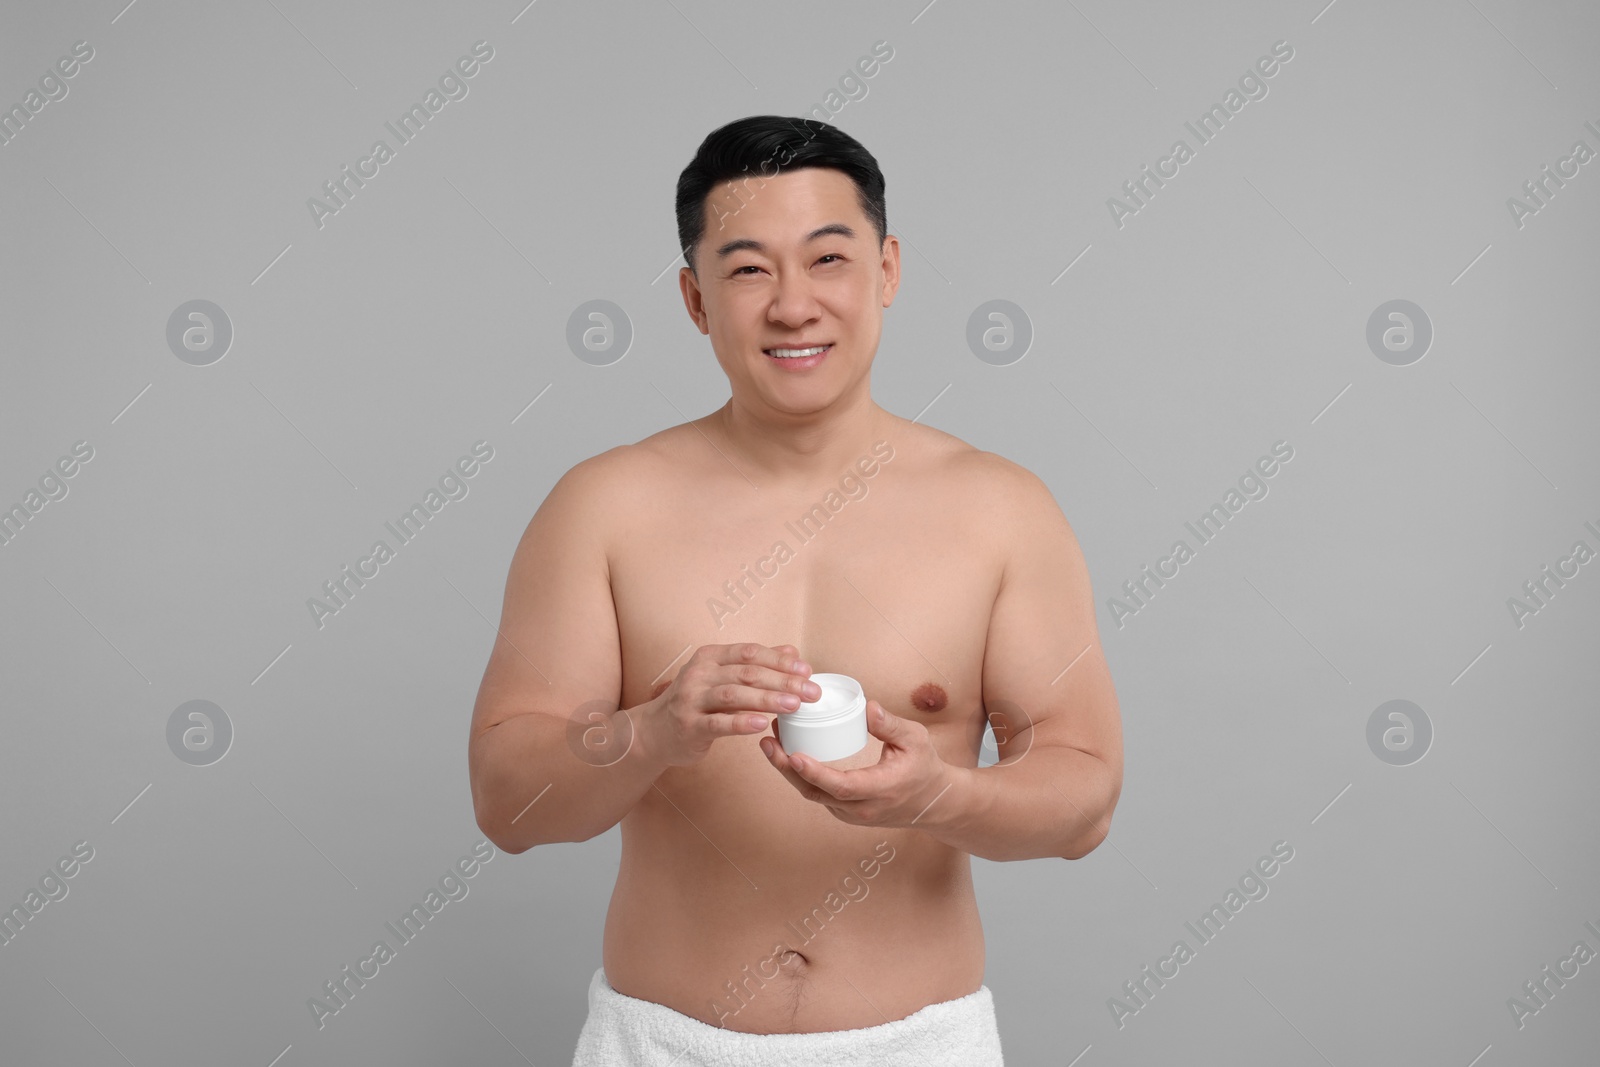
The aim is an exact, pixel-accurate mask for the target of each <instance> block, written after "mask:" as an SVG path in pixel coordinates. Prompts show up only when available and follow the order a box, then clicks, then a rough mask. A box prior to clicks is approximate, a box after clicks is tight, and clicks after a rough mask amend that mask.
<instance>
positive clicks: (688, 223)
mask: <svg viewBox="0 0 1600 1067" xmlns="http://www.w3.org/2000/svg"><path fill="white" fill-rule="evenodd" d="M801 167H827V168H831V169H833V170H838V171H842V172H844V174H845V176H846V177H848V178H849V179H850V180H851V181H852V182H854V183H855V186H856V198H857V200H858V201H859V202H860V204H861V211H862V213H863V214H865V215H866V216H867V219H868V221H870V222H871V223H872V228H873V230H874V231H876V232H877V235H878V249H879V250H880V251H882V249H883V238H884V235H885V234H886V233H888V225H889V224H888V216H887V215H886V213H885V211H884V205H883V185H884V183H883V172H882V171H881V170H879V169H878V161H877V160H876V159H874V158H873V157H872V153H871V152H868V151H867V150H866V149H865V148H864V147H862V145H861V142H859V141H857V140H856V139H855V138H854V137H851V136H850V135H849V134H848V133H845V132H844V131H843V130H841V129H839V128H838V127H837V126H830V125H828V124H827V123H826V122H819V121H818V120H816V119H803V118H786V117H784V116H782V115H751V116H749V117H747V118H742V119H736V120H734V121H733V122H730V123H728V124H727V125H725V126H721V127H718V128H717V129H715V130H712V131H711V132H710V133H709V134H707V135H706V139H705V140H704V141H701V142H700V147H699V148H698V149H696V150H695V154H694V158H693V159H692V160H690V161H689V165H688V166H687V167H684V168H683V173H682V174H680V175H678V198H677V207H678V243H679V245H680V246H681V247H682V248H683V258H684V259H685V260H686V261H687V262H688V264H689V269H690V270H694V269H695V263H694V250H695V247H696V246H697V245H698V244H699V243H700V238H701V237H702V236H704V235H705V230H706V197H707V196H708V195H709V194H710V193H711V191H712V189H713V188H715V187H716V186H717V185H719V184H721V183H722V182H725V181H727V182H731V181H735V180H738V179H741V178H742V179H754V180H755V181H757V182H759V181H760V180H761V179H763V178H771V177H773V176H774V175H776V174H778V173H780V172H782V171H790V170H798V169H800V168H801ZM758 187H759V186H758ZM696 273H698V272H696Z"/></svg>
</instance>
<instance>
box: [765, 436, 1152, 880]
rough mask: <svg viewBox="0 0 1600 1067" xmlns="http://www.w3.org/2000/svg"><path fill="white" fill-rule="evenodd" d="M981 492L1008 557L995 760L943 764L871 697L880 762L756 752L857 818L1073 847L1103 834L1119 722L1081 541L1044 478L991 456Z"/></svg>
mask: <svg viewBox="0 0 1600 1067" xmlns="http://www.w3.org/2000/svg"><path fill="white" fill-rule="evenodd" d="M981 462H982V463H983V464H984V468H983V471H982V478H983V489H982V490H980V491H979V495H980V496H981V497H983V499H982V500H981V501H978V502H977V503H976V505H975V506H976V507H978V508H980V509H981V511H980V513H981V514H983V515H984V521H985V522H986V523H987V524H988V525H989V526H990V527H991V532H992V533H993V534H994V536H995V537H996V539H997V542H998V543H999V544H1002V545H1005V546H1007V547H1006V550H1005V551H1006V558H1005V563H1004V567H1003V570H1002V574H1001V578H1000V585H999V589H998V591H997V592H996V594H995V600H994V606H993V608H992V610H991V612H990V617H989V629H988V635H987V640H986V643H985V649H984V656H983V703H984V708H985V711H986V712H987V714H988V715H989V721H990V725H991V726H992V728H993V729H994V732H995V742H996V745H997V747H998V749H999V752H1000V762H998V763H996V764H994V765H992V766H989V767H965V766H957V765H956V764H953V763H947V762H946V761H945V760H944V759H943V757H942V756H941V755H940V754H939V752H938V751H937V749H936V748H935V746H934V744H933V740H932V737H931V735H930V733H929V730H928V728H927V727H926V726H925V725H923V724H922V723H919V722H915V721H912V720H910V719H904V718H901V717H900V716H897V715H892V714H890V713H888V712H887V711H885V710H884V709H883V707H882V705H880V704H879V703H878V702H877V701H876V700H869V701H868V702H867V729H868V730H869V731H870V732H871V733H872V734H873V736H875V737H877V738H879V739H880V740H882V741H883V745H884V747H883V750H882V753H881V754H880V755H879V759H878V762H877V763H876V764H873V765H871V766H868V767H863V768H856V769H853V770H838V769H835V768H832V767H828V766H826V765H824V764H821V763H818V762H817V761H816V760H814V759H810V758H807V757H804V756H798V755H790V754H789V753H786V752H783V751H782V746H781V745H779V744H778V742H777V739H776V738H775V737H768V738H763V739H762V741H761V750H762V752H764V753H766V755H767V758H768V760H770V761H771V762H772V763H773V765H774V766H775V767H777V768H778V770H779V771H780V772H782V773H783V775H784V777H786V778H788V779H789V781H790V783H791V784H793V785H794V787H795V788H796V789H797V790H799V792H800V794H801V795H802V796H804V797H805V798H806V799H807V800H811V801H814V802H816V803H818V804H822V805H824V806H825V807H827V808H828V809H829V810H830V811H832V812H833V814H834V816H835V817H836V818H838V819H840V820H842V821H844V822H847V823H852V824H854V825H858V826H885V827H908V828H914V829H918V830H921V831H923V832H924V833H927V834H928V835H930V836H932V837H934V838H937V839H938V840H940V841H943V842H944V843H946V844H947V845H950V846H951V847H953V848H959V849H961V850H962V851H964V852H970V853H971V854H972V855H974V856H981V857H983V858H984V859H989V860H1021V859H1033V858H1036V857H1041V856H1061V857H1062V858H1064V859H1079V858H1081V857H1083V856H1086V855H1088V854H1089V853H1090V852H1091V851H1093V850H1094V848H1095V846H1096V845H1098V844H1100V842H1101V841H1103V840H1105V836H1106V834H1107V832H1109V830H1110V828H1111V812H1112V809H1114V808H1115V807H1116V806H1117V798H1118V797H1119V796H1120V795H1121V793H1122V722H1121V718H1120V715H1119V712H1118V708H1117V696H1116V692H1115V690H1114V689H1113V688H1112V685H1111V672H1110V670H1109V668H1108V667H1107V666H1106V661H1105V655H1104V654H1103V652H1102V651H1101V648H1100V636H1099V631H1098V629H1097V628H1096V625H1095V618H1094V597H1093V593H1092V592H1091V590H1090V588H1089V571H1088V568H1087V567H1086V566H1085V565H1084V561H1083V552H1082V551H1081V550H1080V549H1079V548H1078V539H1077V537H1075V536H1074V535H1073V532H1072V527H1071V526H1070V525H1069V524H1068V523H1067V519H1066V516H1064V515H1063V514H1062V513H1061V509H1060V508H1059V507H1058V506H1057V505H1056V502H1055V498H1054V497H1053V496H1051V495H1050V490H1049V488H1048V487H1046V486H1045V484H1044V483H1043V482H1042V481H1040V480H1039V478H1038V477H1037V476H1035V475H1034V474H1032V473H1031V472H1030V471H1028V470H1026V469H1024V468H1022V467H1019V466H1017V465H1016V464H1015V463H1011V462H1010V461H1009V460H1005V459H1002V458H1001V457H999V456H993V455H988V454H985V455H983V456H982V459H981Z"/></svg>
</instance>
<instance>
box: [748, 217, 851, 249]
mask: <svg viewBox="0 0 1600 1067" xmlns="http://www.w3.org/2000/svg"><path fill="white" fill-rule="evenodd" d="M855 236H856V231H854V230H852V229H851V228H850V227H848V226H846V225H845V224H844V223H842V222H830V223H828V224H827V225H826V226H818V227H817V228H816V229H814V230H812V231H811V232H810V233H808V234H806V238H805V239H806V241H807V242H810V241H815V240H816V239H817V238H819V237H843V238H845V239H846V240H854V239H855ZM747 249H748V250H749V251H751V252H765V251H766V250H767V246H766V245H764V244H762V243H761V242H760V241H757V240H754V239H752V238H749V237H740V238H738V239H737V240H733V241H729V242H728V243H727V244H725V245H723V246H722V247H720V248H718V249H717V255H718V256H719V257H722V256H730V255H732V254H733V253H735V252H742V251H745V250H747Z"/></svg>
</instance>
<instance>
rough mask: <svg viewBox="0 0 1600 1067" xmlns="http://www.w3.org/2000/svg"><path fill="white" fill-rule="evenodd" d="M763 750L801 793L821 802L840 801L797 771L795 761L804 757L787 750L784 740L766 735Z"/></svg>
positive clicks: (808, 798) (763, 740) (768, 758)
mask: <svg viewBox="0 0 1600 1067" xmlns="http://www.w3.org/2000/svg"><path fill="white" fill-rule="evenodd" d="M761 751H762V752H764V753H766V756H767V760H768V762H770V763H771V764H772V765H773V766H774V767H776V768H777V769H778V772H779V773H780V774H782V775H783V776H784V778H786V779H788V781H789V784H790V785H792V786H794V787H795V789H796V790H798V791H799V793H800V795H801V796H803V797H805V798H806V799H807V800H811V801H816V802H817V803H820V804H828V803H837V802H838V798H837V797H834V796H833V795H832V794H830V793H828V792H826V791H825V790H822V789H818V788H817V787H816V786H814V785H812V784H811V783H810V782H808V781H807V780H806V779H804V778H802V777H801V776H800V775H799V774H798V773H796V771H795V767H794V762H795V760H797V759H801V758H803V757H800V756H797V755H794V754H791V753H789V752H787V751H785V750H784V747H783V744H782V742H780V741H779V740H778V739H777V738H776V737H774V738H772V739H770V740H769V739H767V738H765V737H764V738H762V739H761ZM811 762H812V763H815V762H816V760H812V761H811Z"/></svg>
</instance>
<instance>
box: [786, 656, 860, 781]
mask: <svg viewBox="0 0 1600 1067" xmlns="http://www.w3.org/2000/svg"><path fill="white" fill-rule="evenodd" d="M811 680H812V681H813V682H816V683H817V685H818V686H819V687H821V689H822V696H821V697H819V698H818V699H817V700H816V701H815V702H813V703H804V702H802V703H801V705H800V706H799V707H798V708H796V709H795V710H794V711H786V712H780V713H779V715H778V740H779V741H781V742H782V743H783V748H784V751H785V752H798V753H800V754H801V755H804V756H810V757H811V758H812V759H814V760H819V761H822V762H827V761H829V760H838V759H846V758H848V757H850V756H853V755H855V754H856V753H858V752H860V751H861V750H862V749H863V748H866V747H867V698H866V694H865V693H863V692H862V690H861V683H860V682H858V681H856V680H855V679H854V678H851V677H850V676H849V675H845V674H813V675H812V676H811Z"/></svg>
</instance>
